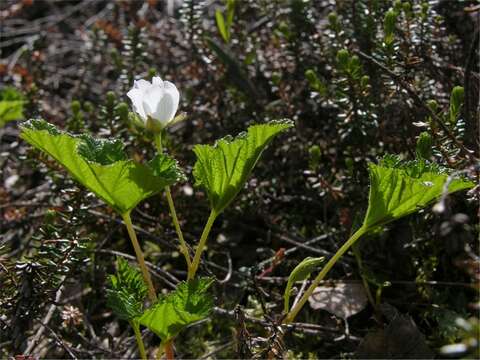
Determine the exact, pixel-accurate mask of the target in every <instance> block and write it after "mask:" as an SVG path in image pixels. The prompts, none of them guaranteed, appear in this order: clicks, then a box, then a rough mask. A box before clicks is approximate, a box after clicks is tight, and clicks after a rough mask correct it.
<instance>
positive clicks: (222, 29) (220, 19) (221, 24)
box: [215, 9, 230, 43]
mask: <svg viewBox="0 0 480 360" xmlns="http://www.w3.org/2000/svg"><path fill="white" fill-rule="evenodd" d="M215 19H216V21H217V27H218V31H219V32H220V35H222V38H223V40H225V42H226V43H228V41H229V40H230V34H229V33H228V29H227V27H226V25H225V20H224V18H223V14H222V12H221V11H220V9H217V10H216V11H215Z"/></svg>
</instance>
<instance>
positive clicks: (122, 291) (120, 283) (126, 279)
mask: <svg viewBox="0 0 480 360" xmlns="http://www.w3.org/2000/svg"><path fill="white" fill-rule="evenodd" d="M147 290H148V289H147V286H146V285H145V282H144V281H143V277H142V274H141V273H140V271H138V270H137V269H135V268H134V267H132V266H130V265H129V264H128V262H127V261H126V260H125V259H123V258H118V261H117V273H116V275H110V286H109V287H108V288H107V305H108V306H109V307H110V308H111V309H112V310H113V312H114V313H115V315H117V316H118V317H119V318H120V319H124V320H133V319H135V318H137V317H139V316H140V315H142V313H143V302H144V300H145V297H146V296H147Z"/></svg>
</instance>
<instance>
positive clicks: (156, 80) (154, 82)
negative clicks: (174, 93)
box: [152, 76, 163, 87]
mask: <svg viewBox="0 0 480 360" xmlns="http://www.w3.org/2000/svg"><path fill="white" fill-rule="evenodd" d="M152 85H160V86H161V87H163V81H162V78H161V77H160V76H154V77H153V78H152Z"/></svg>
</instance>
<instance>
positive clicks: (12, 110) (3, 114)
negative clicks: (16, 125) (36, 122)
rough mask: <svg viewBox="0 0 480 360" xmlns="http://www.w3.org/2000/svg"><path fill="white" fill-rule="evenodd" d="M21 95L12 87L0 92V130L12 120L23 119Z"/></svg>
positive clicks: (23, 100) (23, 101)
mask: <svg viewBox="0 0 480 360" xmlns="http://www.w3.org/2000/svg"><path fill="white" fill-rule="evenodd" d="M24 103H25V99H24V97H23V95H22V94H21V93H20V92H19V91H17V90H16V89H15V88H13V87H6V88H4V89H2V90H1V91H0V128H1V127H3V126H4V125H5V124H6V123H7V122H9V121H12V120H21V119H23V105H24Z"/></svg>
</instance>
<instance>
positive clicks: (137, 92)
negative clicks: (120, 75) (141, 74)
mask: <svg viewBox="0 0 480 360" xmlns="http://www.w3.org/2000/svg"><path fill="white" fill-rule="evenodd" d="M127 96H128V97H129V98H130V100H132V104H133V110H135V112H136V113H137V114H138V116H140V118H141V119H142V121H143V125H144V126H145V127H146V128H147V129H149V130H152V131H160V130H162V129H163V128H165V127H166V126H167V125H168V124H169V123H170V122H171V121H172V120H173V118H174V117H175V113H176V112H177V108H178V102H179V100H180V93H179V92H178V90H177V88H176V86H175V85H174V84H172V83H171V82H169V81H162V79H161V78H160V77H158V76H155V77H153V78H152V82H151V83H150V82H148V81H147V80H143V79H142V80H136V81H135V82H134V84H133V88H132V89H131V90H130V91H129V92H128V93H127Z"/></svg>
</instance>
